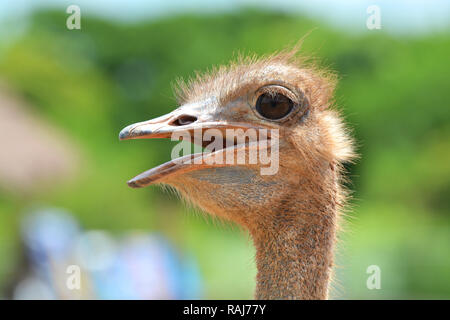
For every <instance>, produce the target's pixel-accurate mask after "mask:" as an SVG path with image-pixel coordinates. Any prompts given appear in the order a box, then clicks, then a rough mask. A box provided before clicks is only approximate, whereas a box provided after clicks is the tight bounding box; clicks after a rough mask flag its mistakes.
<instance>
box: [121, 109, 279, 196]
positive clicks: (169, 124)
mask: <svg viewBox="0 0 450 320" xmlns="http://www.w3.org/2000/svg"><path fill="white" fill-rule="evenodd" d="M209 103H211V102H210V101H209V100H206V101H203V102H199V103H192V104H187V105H184V106H181V107H179V108H178V109H176V110H174V111H172V112H170V113H168V114H166V115H164V116H161V117H158V118H155V119H151V120H148V121H143V122H138V123H135V124H132V125H129V126H127V127H125V128H124V129H122V131H121V132H120V134H119V139H120V140H129V139H152V138H172V137H174V135H177V136H178V137H179V136H180V135H182V136H184V133H189V136H190V137H194V135H195V134H194V133H195V132H201V133H202V137H203V132H204V130H207V129H218V130H221V131H222V132H224V135H223V136H224V137H225V130H226V129H243V130H244V131H245V130H247V129H249V128H253V129H258V128H256V127H255V126H252V125H249V124H247V123H240V122H239V123H238V122H233V123H230V122H228V121H225V120H213V121H211V119H212V118H214V117H213V116H211V115H208V114H207V112H206V111H205V110H208V109H210V108H209V107H210V106H209V105H208V104H209ZM199 130H200V131H199ZM269 139H270V137H269ZM175 140H178V139H175ZM191 142H193V143H195V144H199V145H202V147H205V145H206V144H208V143H209V142H207V143H205V142H203V141H200V142H199V141H196V140H194V139H193V138H191ZM223 142H224V145H223V149H221V150H217V151H214V152H210V153H196V154H189V155H185V156H183V157H180V158H177V159H173V160H171V161H169V162H166V163H164V164H162V165H160V166H158V167H155V168H152V169H150V170H147V171H145V172H143V173H141V174H140V175H138V176H136V177H134V178H133V179H131V180H130V181H128V185H129V186H130V187H133V188H141V187H145V186H148V185H150V184H153V183H155V182H160V180H161V179H162V178H165V177H167V176H169V175H172V174H174V173H175V172H177V173H181V172H186V171H190V170H196V169H199V168H207V167H220V166H229V165H230V164H227V163H222V164H217V163H212V161H211V158H212V157H213V156H218V155H219V156H221V154H220V153H225V152H230V150H232V149H233V151H231V152H236V151H237V149H238V147H239V148H246V149H250V148H255V144H254V143H253V144H252V142H249V143H247V144H245V145H236V144H235V143H234V141H233V143H232V147H225V145H226V146H229V145H231V144H227V143H226V139H224V140H223ZM208 160H209V161H208Z"/></svg>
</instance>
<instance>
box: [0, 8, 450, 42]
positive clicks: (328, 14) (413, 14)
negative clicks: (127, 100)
mask: <svg viewBox="0 0 450 320" xmlns="http://www.w3.org/2000/svg"><path fill="white" fill-rule="evenodd" d="M71 4H76V5H78V6H79V7H80V9H81V14H82V15H83V14H96V15H100V16H103V17H107V18H113V19H119V20H123V21H136V20H139V19H149V18H150V19H152V18H153V19H154V18H160V17H164V16H167V15H173V14H180V13H186V12H196V13H210V12H224V11H233V10H237V9H239V8H241V7H250V6H251V7H259V8H270V9H276V10H281V11H287V12H292V13H295V12H298V13H302V14H304V15H307V16H309V17H312V18H319V19H321V20H324V21H326V22H328V23H329V24H330V25H332V26H335V27H337V28H345V29H348V30H349V31H355V32H358V31H363V30H366V29H365V28H366V20H367V18H368V16H369V14H368V13H367V12H366V10H367V7H368V6H370V5H378V6H379V7H380V10H381V24H382V29H384V30H385V31H387V32H390V33H397V34H403V35H407V34H421V33H428V32H434V31H440V30H443V29H447V30H448V29H450V23H449V21H450V1H448V0H380V1H367V0H340V1H339V0H314V1H313V0H309V1H306V0H170V1H169V0H124V1H118V0H95V1H92V0H0V25H1V21H2V20H3V21H8V22H9V23H11V21H12V22H13V23H15V22H17V24H20V20H21V19H22V20H23V18H24V16H26V15H28V14H30V12H32V11H33V10H35V9H39V8H47V7H50V8H61V10H65V8H67V7H68V6H69V5H71Z"/></svg>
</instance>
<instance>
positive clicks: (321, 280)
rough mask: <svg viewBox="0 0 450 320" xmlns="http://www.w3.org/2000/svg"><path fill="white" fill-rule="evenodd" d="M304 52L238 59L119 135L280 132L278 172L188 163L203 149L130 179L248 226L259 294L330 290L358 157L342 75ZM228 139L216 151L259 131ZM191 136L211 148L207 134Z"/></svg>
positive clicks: (320, 294)
mask: <svg viewBox="0 0 450 320" xmlns="http://www.w3.org/2000/svg"><path fill="white" fill-rule="evenodd" d="M297 51H298V49H297V48H295V49H294V50H284V51H281V52H278V53H276V54H273V55H270V56H265V57H261V58H257V57H254V56H252V57H239V58H238V59H237V61H235V62H233V63H231V64H230V65H229V66H222V67H219V68H215V69H213V70H212V71H210V72H208V73H206V74H203V75H200V74H198V75H197V76H196V77H195V78H193V79H191V80H190V81H188V82H181V81H180V82H179V83H178V86H177V89H176V94H177V96H178V102H179V105H180V107H179V108H177V109H176V110H174V111H172V112H170V113H168V114H167V115H164V116H161V117H158V118H155V119H152V120H149V121H144V122H139V123H136V124H133V125H130V126H128V127H126V128H124V129H123V130H122V131H121V132H120V135H119V138H120V139H121V140H125V139H146V138H169V137H171V135H173V134H174V133H177V132H178V133H179V132H185V133H186V132H190V133H191V132H193V131H194V130H196V129H197V130H198V129H199V128H200V129H201V130H205V129H217V130H220V131H222V132H223V131H224V130H225V129H244V130H245V129H249V128H253V129H261V128H264V129H276V130H277V131H276V132H278V134H277V136H276V137H277V139H278V153H277V154H278V157H279V167H278V170H277V172H276V173H275V174H267V175H263V174H261V171H260V169H261V167H262V166H263V164H261V163H256V164H249V163H245V164H236V163H232V164H229V163H212V164H211V163H210V162H209V163H206V161H197V162H195V161H194V163H192V161H191V162H189V161H184V160H186V159H194V158H196V159H198V157H199V156H200V157H201V156H203V155H205V154H206V153H205V152H204V153H200V154H193V155H188V156H185V157H183V158H181V159H174V160H172V161H169V162H167V163H165V164H162V165H160V166H158V167H155V168H153V169H150V170H148V171H146V172H144V173H142V174H140V175H138V176H136V177H135V178H133V179H131V180H130V181H129V182H128V184H129V186H130V187H133V188H140V187H145V186H148V185H150V184H155V183H162V184H165V185H169V186H170V187H172V188H174V189H175V190H177V191H178V192H179V193H180V194H181V195H182V196H183V197H185V198H186V199H188V200H189V201H191V202H192V203H194V204H195V205H197V206H198V207H200V208H201V209H202V210H204V211H206V212H208V213H210V214H212V215H213V216H216V217H220V218H223V219H225V220H229V221H233V222H235V223H237V224H238V225H240V226H242V227H243V228H244V229H246V230H248V232H249V234H250V236H251V238H252V240H253V244H254V246H255V248H256V257H255V259H256V267H257V276H256V281H257V284H256V290H255V298H256V299H327V298H328V286H329V282H330V278H331V273H332V266H333V250H334V244H335V241H336V231H337V227H338V225H339V216H340V212H341V211H342V208H343V206H344V203H345V199H346V192H345V189H344V187H343V186H342V180H343V163H345V162H348V161H351V160H352V159H353V158H354V152H353V147H352V139H351V138H350V136H349V134H348V131H347V130H346V128H345V126H344V124H343V122H342V120H341V116H340V115H339V113H338V112H337V111H335V110H333V99H332V96H333V90H334V87H335V82H336V81H335V80H336V77H335V75H334V74H333V73H332V72H329V71H324V70H320V69H319V68H317V67H315V66H314V64H313V63H309V62H308V61H307V60H306V59H304V58H302V57H300V56H299V54H298V53H297ZM272 138H275V136H272ZM229 140H230V139H227V138H225V139H224V141H226V143H227V145H226V147H224V148H223V149H220V148H219V149H218V150H215V151H214V152H212V153H209V155H211V154H213V155H214V154H215V155H217V154H219V153H224V152H227V151H230V150H232V152H236V150H242V149H245V150H246V151H247V152H248V151H249V150H250V149H251V148H250V146H251V145H252V146H253V147H254V144H252V142H254V141H250V139H248V140H246V141H245V143H240V144H239V143H237V142H236V139H232V140H233V141H231V144H228V143H230V141H229ZM266 140H271V137H270V136H269V137H267V138H266ZM274 140H275V139H274ZM192 142H194V145H195V144H201V145H203V147H204V142H198V141H197V142H196V141H194V140H192ZM271 146H272V145H271ZM255 148H256V149H258V148H260V147H259V146H257V147H255ZM269 149H270V148H269Z"/></svg>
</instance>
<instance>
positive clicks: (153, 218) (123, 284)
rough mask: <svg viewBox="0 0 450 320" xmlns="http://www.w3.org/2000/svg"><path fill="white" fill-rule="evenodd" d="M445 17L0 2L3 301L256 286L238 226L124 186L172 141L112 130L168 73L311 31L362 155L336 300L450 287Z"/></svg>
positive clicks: (398, 10)
mask: <svg viewBox="0 0 450 320" xmlns="http://www.w3.org/2000/svg"><path fill="white" fill-rule="evenodd" d="M70 4H78V5H79V6H80V8H81V15H82V18H81V30H68V29H67V28H66V19H67V17H68V16H69V14H67V13H66V12H65V11H66V8H67V6H68V5H70ZM371 4H377V5H379V7H380V9H381V22H382V28H381V30H368V29H367V28H366V19H367V18H368V16H369V15H368V14H367V12H366V9H367V7H368V6H369V5H371ZM449 17H450V5H449V3H448V2H445V1H371V2H366V1H345V2H342V1H325V0H322V1H264V2H261V3H259V2H253V1H217V2H215V1H214V2H213V1H201V0H197V1H173V2H172V1H171V2H170V3H167V2H165V1H138V0H133V1H123V2H118V1H117V2H111V1H95V2H94V1H78V2H76V3H73V2H69V1H14V2H12V1H5V2H1V4H0V126H1V129H2V134H1V137H0V297H2V298H6V299H9V298H32V297H35V298H207V299H215V298H223V299H228V298H236V299H238V298H242V299H245V298H252V293H253V289H254V277H255V274H256V270H255V266H254V261H253V256H254V251H253V249H252V245H251V240H250V239H249V237H248V235H247V234H246V233H245V232H243V231H241V230H239V229H238V228H236V227H234V226H232V225H230V224H226V223H219V222H216V221H212V220H210V219H208V218H205V216H204V215H202V214H199V213H198V212H196V211H195V210H193V209H189V208H186V207H185V206H183V204H182V203H181V202H180V201H179V200H178V199H177V198H176V197H175V196H173V195H171V194H168V193H167V192H164V191H162V190H161V189H159V188H158V187H149V188H145V189H142V190H132V189H130V188H128V187H127V186H126V184H125V182H126V181H127V179H129V178H131V177H133V176H134V175H136V174H138V173H140V172H142V171H144V170H146V169H148V168H150V167H153V166H155V165H158V164H160V163H162V162H165V161H167V160H168V159H169V157H170V150H171V147H172V146H173V143H170V142H169V141H158V140H155V141H153V140H151V141H146V140H144V141H131V142H126V143H123V142H122V143H120V142H119V140H118V138H117V136H118V132H119V131H120V129H121V128H123V127H124V126H125V125H128V124H130V123H134V122H136V121H142V120H145V119H150V118H152V117H155V116H158V115H161V114H163V113H166V112H168V111H170V110H171V109H173V108H175V107H176V103H175V99H174V98H173V94H172V88H171V83H173V82H174V81H175V79H176V78H177V77H189V76H192V75H193V74H194V70H200V71H202V70H207V69H208V68H209V67H210V66H212V65H217V64H223V63H227V62H228V61H229V60H230V59H232V58H233V57H235V56H236V54H237V53H238V52H241V53H244V54H245V53H257V54H268V53H272V52H273V51H276V50H280V49H282V48H285V47H286V46H289V45H292V44H295V43H296V42H297V41H298V40H299V39H300V38H302V37H303V36H304V35H305V34H306V33H308V32H310V31H311V30H313V31H312V33H311V34H310V35H309V36H307V37H306V40H305V41H304V45H303V49H302V50H303V52H304V53H306V54H308V55H314V56H316V57H318V58H320V61H321V63H322V64H323V65H324V66H326V67H329V68H332V69H334V70H336V71H337V72H338V73H339V75H340V82H339V85H338V88H337V92H336V99H337V103H338V105H339V106H340V108H341V109H342V110H343V112H344V114H345V117H346V119H347V122H348V123H349V125H350V126H351V127H352V128H353V134H354V136H355V138H356V140H357V144H358V152H359V153H360V154H361V159H360V160H359V161H358V162H357V163H356V164H355V165H352V166H349V167H348V169H349V176H350V178H351V180H352V183H351V188H352V189H353V190H354V193H353V200H352V201H351V203H352V207H353V209H352V211H351V213H349V215H348V217H347V218H346V220H347V221H348V223H347V228H346V229H347V231H346V232H345V233H343V234H341V242H340V246H339V247H340V248H339V251H338V253H337V268H336V281H335V284H334V290H333V297H334V298H337V299H349V298H356V299H395V298H401V299H417V298H424V299H433V298H438V299H441V298H447V299H448V298H450V121H449V120H450V112H449V108H450V81H449V80H450V65H449V57H450V37H449V35H450V26H449V21H450V19H449ZM73 264H75V265H79V266H80V267H81V274H82V275H83V277H82V282H81V290H75V291H73V290H72V291H67V290H66V289H65V288H63V287H64V284H65V283H66V280H67V277H68V276H70V272H69V273H67V269H66V267H67V266H68V265H73ZM370 265H377V266H379V267H380V269H381V289H379V290H369V289H368V288H367V286H366V280H367V278H368V276H369V274H367V273H366V270H367V268H368V266H370ZM61 288H62V289H61Z"/></svg>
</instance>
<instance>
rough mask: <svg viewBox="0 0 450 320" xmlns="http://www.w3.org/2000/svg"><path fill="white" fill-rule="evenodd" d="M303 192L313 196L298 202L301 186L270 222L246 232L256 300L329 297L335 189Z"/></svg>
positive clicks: (271, 217) (317, 189) (334, 221)
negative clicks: (250, 241) (253, 252)
mask: <svg viewBox="0 0 450 320" xmlns="http://www.w3.org/2000/svg"><path fill="white" fill-rule="evenodd" d="M308 188H309V189H310V192H311V191H313V193H315V194H316V195H317V196H315V197H313V198H311V194H308V193H306V194H304V195H303V197H300V199H299V198H298V195H297V194H298V191H300V193H301V191H302V187H301V186H300V187H299V189H297V190H296V191H297V192H296V194H293V195H292V196H291V197H287V200H285V201H281V202H280V204H279V206H277V207H276V208H274V209H273V212H272V213H271V214H270V218H269V219H266V220H265V221H263V222H261V223H258V225H253V226H251V227H250V228H249V229H250V233H251V235H252V238H253V241H254V244H255V247H256V266H257V269H258V273H257V277H256V280H257V285H256V293H255V298H256V299H327V297H328V283H329V280H330V274H331V268H332V265H333V248H334V243H335V234H336V219H337V212H336V202H335V199H336V190H329V191H328V192H327V191H325V190H324V189H323V188H321V187H317V188H311V186H310V185H308ZM311 189H312V190H311ZM330 191H331V192H330ZM316 192H317V193H316Z"/></svg>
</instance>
